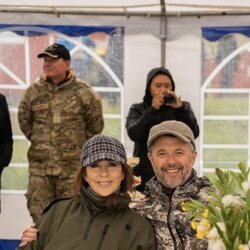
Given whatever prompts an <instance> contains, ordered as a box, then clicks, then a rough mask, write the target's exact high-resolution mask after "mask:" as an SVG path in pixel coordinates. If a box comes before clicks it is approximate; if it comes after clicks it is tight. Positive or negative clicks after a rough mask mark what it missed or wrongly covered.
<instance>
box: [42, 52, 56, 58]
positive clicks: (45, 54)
mask: <svg viewBox="0 0 250 250" xmlns="http://www.w3.org/2000/svg"><path fill="white" fill-rule="evenodd" d="M45 56H49V57H52V58H58V55H53V54H51V53H49V52H43V53H41V54H38V56H37V57H38V58H42V57H45Z"/></svg>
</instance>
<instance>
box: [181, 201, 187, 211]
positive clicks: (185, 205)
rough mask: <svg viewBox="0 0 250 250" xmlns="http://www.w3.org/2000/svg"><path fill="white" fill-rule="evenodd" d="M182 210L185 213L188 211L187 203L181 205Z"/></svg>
mask: <svg viewBox="0 0 250 250" xmlns="http://www.w3.org/2000/svg"><path fill="white" fill-rule="evenodd" d="M181 209H182V211H183V212H186V211H188V206H187V204H186V203H185V202H182V203H181Z"/></svg>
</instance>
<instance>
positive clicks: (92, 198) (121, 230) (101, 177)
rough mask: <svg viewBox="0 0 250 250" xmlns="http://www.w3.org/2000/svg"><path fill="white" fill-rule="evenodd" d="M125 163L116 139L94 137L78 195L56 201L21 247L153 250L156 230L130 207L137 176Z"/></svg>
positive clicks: (89, 143)
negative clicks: (134, 179) (33, 237)
mask: <svg viewBox="0 0 250 250" xmlns="http://www.w3.org/2000/svg"><path fill="white" fill-rule="evenodd" d="M126 162H127V157H126V152H125V149H124V147H123V145H122V144H121V143H120V142H119V141H118V140H117V139H115V138H113V137H109V136H105V135H96V136H94V137H92V138H91V139H89V140H88V141H87V142H86V143H85V144H84V146H83V149H82V153H81V165H82V167H81V168H80V169H79V171H78V174H77V176H76V179H75V185H74V198H66V199H63V198H61V199H58V200H55V201H54V202H52V203H51V204H50V205H49V206H48V207H47V208H46V209H45V211H44V212H43V215H42V217H41V219H40V220H39V221H38V222H37V224H36V226H35V227H36V228H37V230H38V231H34V228H28V229H26V231H24V233H23V237H22V243H21V244H20V246H19V248H18V249H46V250H59V249H60V250H73V249H79V250H80V249H83V250H87V249H88V250H101V249H102V250H111V249H112V250H154V249H155V242H154V232H153V228H152V227H151V225H150V224H149V222H148V221H147V220H146V219H145V218H143V217H142V216H140V215H139V214H137V213H136V212H135V211H133V210H132V209H130V208H129V206H128V204H129V203H130V197H129V195H128V193H127V191H131V188H132V182H133V175H132V170H131V167H130V166H129V165H127V163H126ZM29 232H30V234H31V235H32V232H33V233H34V232H35V235H36V240H35V241H31V242H30V243H29V244H27V238H25V237H26V236H27V235H29ZM37 232H38V233H37ZM28 241H29V240H28ZM24 245H26V246H24Z"/></svg>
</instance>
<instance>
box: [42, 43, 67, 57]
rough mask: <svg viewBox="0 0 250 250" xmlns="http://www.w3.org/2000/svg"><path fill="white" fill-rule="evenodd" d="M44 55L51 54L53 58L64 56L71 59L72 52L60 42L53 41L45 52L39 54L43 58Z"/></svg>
mask: <svg viewBox="0 0 250 250" xmlns="http://www.w3.org/2000/svg"><path fill="white" fill-rule="evenodd" d="M44 56H49V57H52V58H63V59H64V60H70V53H69V51H68V50H67V49H66V47H65V46H64V45H62V44H59V43H53V44H52V45H50V46H49V47H48V48H47V49H45V50H44V52H42V53H40V54H38V56H37V57H38V58H42V57H44Z"/></svg>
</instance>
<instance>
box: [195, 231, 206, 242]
mask: <svg viewBox="0 0 250 250" xmlns="http://www.w3.org/2000/svg"><path fill="white" fill-rule="evenodd" d="M205 236H207V232H206V231H202V230H197V233H196V238H197V239H199V240H202V239H203V238H204V237H205Z"/></svg>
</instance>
